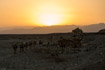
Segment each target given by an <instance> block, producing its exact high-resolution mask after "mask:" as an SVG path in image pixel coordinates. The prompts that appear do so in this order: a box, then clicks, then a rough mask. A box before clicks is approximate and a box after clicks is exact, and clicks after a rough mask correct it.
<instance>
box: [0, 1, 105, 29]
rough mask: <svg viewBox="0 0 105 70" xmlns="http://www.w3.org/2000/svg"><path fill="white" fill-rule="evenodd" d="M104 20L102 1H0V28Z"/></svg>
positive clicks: (86, 23) (104, 7) (85, 22)
mask: <svg viewBox="0 0 105 70" xmlns="http://www.w3.org/2000/svg"><path fill="white" fill-rule="evenodd" d="M100 22H105V0H0V27H11V26H38V25H41V26H42V25H72V24H75V25H88V24H95V23H100Z"/></svg>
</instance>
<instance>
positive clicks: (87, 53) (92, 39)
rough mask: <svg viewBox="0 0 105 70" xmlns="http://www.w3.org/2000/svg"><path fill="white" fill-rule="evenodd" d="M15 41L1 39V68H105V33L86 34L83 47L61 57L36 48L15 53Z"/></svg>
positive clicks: (85, 69)
mask: <svg viewBox="0 0 105 70" xmlns="http://www.w3.org/2000/svg"><path fill="white" fill-rule="evenodd" d="M14 41H18V40H16V39H15V40H14V39H10V40H0V70H105V43H104V42H105V36H104V35H94V36H91V35H89V36H85V37H84V40H83V47H81V48H78V49H72V50H71V51H73V52H70V53H68V54H66V53H63V54H59V58H58V57H57V58H55V57H50V56H51V54H49V53H37V52H35V50H36V49H35V48H34V49H31V50H27V51H25V52H24V53H20V52H19V51H18V52H17V54H13V49H12V46H11V45H12V43H13V42H14ZM37 46H38V45H37ZM38 47H39V46H38ZM41 47H43V46H41ZM52 47H53V46H52ZM39 52H40V51H39ZM60 59H61V60H62V61H59V60H60Z"/></svg>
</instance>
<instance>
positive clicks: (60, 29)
mask: <svg viewBox="0 0 105 70" xmlns="http://www.w3.org/2000/svg"><path fill="white" fill-rule="evenodd" d="M77 27H79V28H81V29H82V30H83V31H84V32H98V31H99V30H101V29H105V24H104V23H99V24H92V25H86V26H76V25H64V26H46V27H32V28H31V27H30V28H25V27H24V28H22V27H21V28H19V27H18V28H11V29H8V30H2V31H0V34H48V33H65V32H71V31H72V30H73V29H75V28H77Z"/></svg>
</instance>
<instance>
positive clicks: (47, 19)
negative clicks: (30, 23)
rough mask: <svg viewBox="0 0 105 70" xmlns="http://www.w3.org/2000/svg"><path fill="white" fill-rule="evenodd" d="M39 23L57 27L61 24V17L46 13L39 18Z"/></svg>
mask: <svg viewBox="0 0 105 70" xmlns="http://www.w3.org/2000/svg"><path fill="white" fill-rule="evenodd" d="M39 21H40V23H41V24H43V25H47V26H51V25H57V24H59V23H60V22H61V17H60V15H58V14H52V13H47V14H45V13H44V14H41V15H40V16H39Z"/></svg>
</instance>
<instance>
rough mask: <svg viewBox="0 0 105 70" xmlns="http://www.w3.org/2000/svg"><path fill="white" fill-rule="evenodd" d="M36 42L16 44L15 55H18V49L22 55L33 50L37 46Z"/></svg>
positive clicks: (13, 46) (14, 47)
mask: <svg viewBox="0 0 105 70" xmlns="http://www.w3.org/2000/svg"><path fill="white" fill-rule="evenodd" d="M36 43H37V42H36V41H28V42H16V43H14V44H13V45H12V48H13V51H14V54H16V53H17V51H18V49H19V51H20V53H23V52H25V51H27V50H28V49H32V48H34V47H35V46H36Z"/></svg>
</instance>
